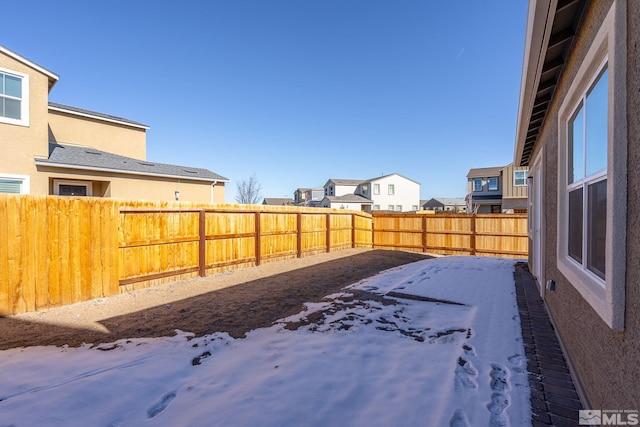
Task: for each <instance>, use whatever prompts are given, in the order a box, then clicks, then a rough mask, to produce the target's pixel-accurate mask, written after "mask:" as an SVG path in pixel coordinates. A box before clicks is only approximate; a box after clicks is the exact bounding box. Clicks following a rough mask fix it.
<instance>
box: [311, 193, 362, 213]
mask: <svg viewBox="0 0 640 427" xmlns="http://www.w3.org/2000/svg"><path fill="white" fill-rule="evenodd" d="M371 205H372V202H371V200H369V199H367V198H366V197H362V196H359V195H357V194H343V195H342V196H325V197H324V198H323V199H322V202H321V203H320V206H321V207H323V208H334V209H349V210H353V211H364V212H371Z"/></svg>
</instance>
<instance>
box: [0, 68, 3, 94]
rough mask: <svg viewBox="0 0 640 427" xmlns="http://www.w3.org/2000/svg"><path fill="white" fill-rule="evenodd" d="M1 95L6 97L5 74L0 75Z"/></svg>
mask: <svg viewBox="0 0 640 427" xmlns="http://www.w3.org/2000/svg"><path fill="white" fill-rule="evenodd" d="M0 95H4V74H2V73H0Z"/></svg>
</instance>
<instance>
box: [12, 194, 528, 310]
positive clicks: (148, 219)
mask: <svg viewBox="0 0 640 427" xmlns="http://www.w3.org/2000/svg"><path fill="white" fill-rule="evenodd" d="M526 221H527V219H526V216H524V215H463V214H444V215H424V214H399V213H397V214H387V213H384V214H379V213H375V214H374V215H370V214H367V213H364V212H356V211H346V210H338V209H325V208H305V207H290V206H260V205H207V204H196V203H184V202H137V201H122V200H112V199H102V198H87V197H59V196H31V195H7V194H0V315H12V314H18V313H23V312H27V311H37V310H42V309H46V308H51V307H57V306H62V305H67V304H73V303H76V302H79V301H85V300H90V299H95V298H101V297H106V296H111V295H115V294H118V293H122V292H128V291H131V290H135V289H140V288H145V287H149V286H153V285H155V284H159V283H163V282H168V281H175V280H181V279H186V278H191V277H197V276H206V275H207V274H212V273H216V272H220V271H225V270H228V269H232V268H242V267H246V266H253V265H260V264H262V263H265V262H271V261H277V260H283V259H287V258H295V257H298V258H300V257H304V256H308V255H314V254H317V253H321V252H329V251H335V250H341V249H346V248H380V249H393V250H405V251H419V252H430V253H442V254H463V255H464V254H471V255H484V256H512V257H525V256H526V255H527V247H528V240H527V222H526Z"/></svg>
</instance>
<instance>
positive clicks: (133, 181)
mask: <svg viewBox="0 0 640 427" xmlns="http://www.w3.org/2000/svg"><path fill="white" fill-rule="evenodd" d="M58 80H59V77H58V76H57V75H56V74H55V73H53V72H51V71H49V70H47V69H46V68H44V67H42V66H40V65H38V64H36V63H34V62H32V61H30V60H28V59H26V58H25V57H23V56H21V55H18V54H17V53H15V52H13V51H11V50H9V49H7V48H6V47H3V46H0V192H4V193H22V194H40V195H70V196H93V197H114V198H121V199H146V200H184V201H195V202H208V203H213V202H224V185H225V183H227V182H228V181H229V180H228V179H227V178H225V177H223V176H221V175H218V174H216V173H214V172H211V171H210V170H207V169H202V168H193V167H188V166H179V165H171V164H164V163H156V162H150V161H147V159H146V148H147V147H146V131H147V130H148V129H149V127H148V126H147V125H144V124H142V123H139V122H136V121H133V120H129V119H124V118H121V117H116V116H111V115H107V114H103V113H98V112H94V111H88V110H84V109H80V108H75V107H70V106H66V105H61V104H56V103H52V102H49V92H50V91H51V89H52V88H53V87H54V86H55V84H56V82H57V81H58Z"/></svg>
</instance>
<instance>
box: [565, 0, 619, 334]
mask: <svg viewBox="0 0 640 427" xmlns="http://www.w3.org/2000/svg"><path fill="white" fill-rule="evenodd" d="M626 19H627V18H626V5H625V3H624V2H614V3H613V4H612V6H611V8H610V9H609V12H608V13H607V15H606V17H605V19H604V20H603V23H602V25H601V26H600V28H599V30H598V32H597V34H596V36H595V38H594V40H593V42H592V43H591V46H590V47H589V50H588V52H587V54H586V56H585V58H584V60H583V62H582V64H581V65H580V68H579V69H578V71H577V73H576V75H575V77H573V78H572V80H571V81H572V83H571V85H570V87H569V90H568V91H567V96H566V97H565V99H564V100H563V102H562V104H561V106H560V109H559V114H558V188H557V201H558V215H557V229H558V230H559V232H558V233H557V251H556V253H557V255H556V262H557V265H558V270H560V272H561V273H562V274H563V275H564V276H565V277H566V279H567V280H568V281H569V282H570V283H571V284H572V285H573V286H574V287H575V289H576V290H577V291H578V292H579V293H580V295H581V296H582V297H583V298H584V299H585V300H586V301H587V302H588V303H589V304H590V305H591V307H593V309H594V310H595V311H596V313H598V315H599V316H600V317H601V318H602V320H603V321H604V322H605V323H606V324H607V325H608V326H609V327H610V328H612V329H615V330H623V329H624V310H625V305H624V300H625V286H626V279H625V273H626V223H627V219H626V218H627V178H626V177H627V144H628V141H627V121H626V116H627V112H626V102H627V92H626V72H627V69H626V66H627V64H626V58H627V51H626V33H627V25H626ZM605 64H606V65H607V67H608V74H609V79H608V97H609V111H608V137H607V139H608V141H607V153H608V155H607V224H606V227H607V236H606V250H605V254H606V255H605V257H606V258H605V280H604V281H603V280H602V279H600V278H599V277H597V276H596V275H595V274H593V273H591V272H590V271H588V270H586V269H585V268H583V267H582V265H580V264H578V263H577V262H575V261H574V260H573V258H571V257H570V256H569V254H568V239H569V236H568V223H569V218H568V216H569V215H568V210H569V206H568V205H569V202H568V192H567V187H568V182H567V181H568V177H567V175H568V174H567V168H568V152H567V151H568V150H567V145H568V141H569V130H568V124H569V122H570V120H571V118H572V115H573V114H574V112H575V111H576V108H577V107H578V105H579V103H580V100H581V99H582V95H583V94H584V93H586V91H587V90H588V89H589V88H590V87H591V85H592V84H593V82H594V81H595V79H596V78H597V77H598V76H599V74H600V72H601V71H602V69H603V67H604V66H605ZM584 238H585V239H586V238H587V236H584ZM614 261H615V262H614Z"/></svg>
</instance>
